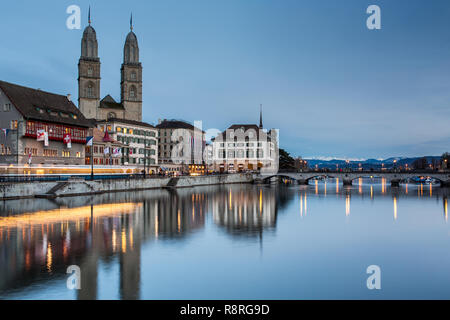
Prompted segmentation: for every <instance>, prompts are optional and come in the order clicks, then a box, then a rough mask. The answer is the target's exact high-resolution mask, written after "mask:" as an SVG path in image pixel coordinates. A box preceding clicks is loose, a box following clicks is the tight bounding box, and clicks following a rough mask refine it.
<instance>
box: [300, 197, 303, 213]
mask: <svg viewBox="0 0 450 320" xmlns="http://www.w3.org/2000/svg"><path fill="white" fill-rule="evenodd" d="M300 217H303V196H302V195H301V194H300Z"/></svg>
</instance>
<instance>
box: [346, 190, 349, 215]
mask: <svg viewBox="0 0 450 320" xmlns="http://www.w3.org/2000/svg"><path fill="white" fill-rule="evenodd" d="M345 215H346V216H349V215H350V195H349V194H347V195H346V196H345Z"/></svg>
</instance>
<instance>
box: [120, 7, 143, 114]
mask: <svg viewBox="0 0 450 320" xmlns="http://www.w3.org/2000/svg"><path fill="white" fill-rule="evenodd" d="M120 87H121V88H120V89H121V90H120V92H121V102H122V105H123V106H124V108H125V118H126V119H129V120H136V121H142V65H141V63H140V62H139V46H138V41H137V38H136V35H135V34H134V32H133V16H131V20H130V32H129V33H128V35H127V38H126V40H125V46H124V48H123V64H122V68H121V82H120Z"/></svg>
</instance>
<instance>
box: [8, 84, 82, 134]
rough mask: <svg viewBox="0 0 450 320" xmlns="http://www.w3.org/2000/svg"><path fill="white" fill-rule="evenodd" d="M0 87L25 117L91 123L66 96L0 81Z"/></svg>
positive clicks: (74, 124) (77, 124)
mask: <svg viewBox="0 0 450 320" xmlns="http://www.w3.org/2000/svg"><path fill="white" fill-rule="evenodd" d="M0 89H1V90H2V91H3V92H4V93H5V95H6V96H7V97H8V99H9V100H10V101H11V103H12V104H13V105H14V106H15V107H16V109H17V110H18V111H19V112H20V113H21V114H22V116H23V117H24V118H25V119H30V120H40V121H46V122H52V123H62V124H67V125H72V126H80V127H90V126H91V123H90V122H89V121H88V120H87V119H86V118H85V117H84V116H83V114H82V113H81V112H80V110H79V109H78V108H77V107H76V106H75V105H74V104H73V102H72V101H70V100H69V99H68V98H67V96H63V95H59V94H54V93H50V92H45V91H42V90H36V89H32V88H27V87H23V86H19V85H17V84H13V83H9V82H5V81H0Z"/></svg>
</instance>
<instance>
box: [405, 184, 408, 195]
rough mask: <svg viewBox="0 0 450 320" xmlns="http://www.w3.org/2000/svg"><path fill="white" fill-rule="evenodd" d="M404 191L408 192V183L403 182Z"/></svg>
mask: <svg viewBox="0 0 450 320" xmlns="http://www.w3.org/2000/svg"><path fill="white" fill-rule="evenodd" d="M405 193H406V194H408V184H405Z"/></svg>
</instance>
